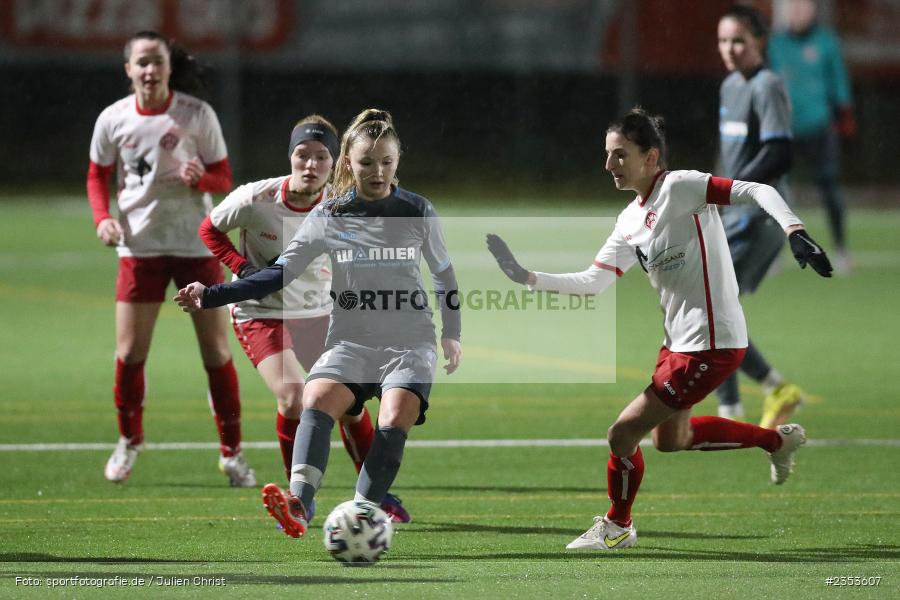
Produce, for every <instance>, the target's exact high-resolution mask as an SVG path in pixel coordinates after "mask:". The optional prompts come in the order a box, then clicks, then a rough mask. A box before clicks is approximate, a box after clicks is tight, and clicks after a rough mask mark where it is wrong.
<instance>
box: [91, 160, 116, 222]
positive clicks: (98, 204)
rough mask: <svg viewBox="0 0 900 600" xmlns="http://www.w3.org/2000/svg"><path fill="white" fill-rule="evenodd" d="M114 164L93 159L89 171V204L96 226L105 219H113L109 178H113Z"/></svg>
mask: <svg viewBox="0 0 900 600" xmlns="http://www.w3.org/2000/svg"><path fill="white" fill-rule="evenodd" d="M112 171H113V165H98V164H97V163H95V162H94V161H91V162H90V164H89V165H88V172H87V197H88V204H90V206H91V212H92V213H93V217H94V226H95V227H96V226H97V225H99V224H100V221H102V220H104V219H111V218H112V215H111V214H109V180H110V179H111V178H112Z"/></svg>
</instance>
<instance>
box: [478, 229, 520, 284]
mask: <svg viewBox="0 0 900 600" xmlns="http://www.w3.org/2000/svg"><path fill="white" fill-rule="evenodd" d="M487 247H488V250H490V252H491V254H493V255H494V258H495V259H497V264H498V265H500V270H501V271H503V272H504V273H505V274H506V276H507V277H509V278H510V279H512V280H513V281H515V282H516V283H526V282H527V281H528V275H529V272H528V271H526V270H525V269H524V268H523V267H522V265H520V264H519V263H518V261H516V257H515V256H513V253H512V252H511V251H510V249H509V246H507V245H506V242H504V241H503V240H502V239H501V238H500V236H497V235H494V234H493V233H489V234H487Z"/></svg>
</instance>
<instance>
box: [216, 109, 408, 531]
mask: <svg viewBox="0 0 900 600" xmlns="http://www.w3.org/2000/svg"><path fill="white" fill-rule="evenodd" d="M339 152H340V139H339V136H338V132H337V129H336V128H335V127H334V125H332V124H331V123H330V122H329V121H328V120H327V119H325V118H324V117H322V116H320V115H310V116H308V117H305V118H303V119H301V120H300V121H299V122H298V123H297V125H296V126H295V127H294V128H293V130H292V131H291V138H290V142H289V146H288V157H289V159H290V163H291V174H290V175H288V176H283V177H275V178H272V179H264V180H262V181H256V182H253V183H248V184H245V185H242V186H240V187H239V188H237V189H236V190H234V191H233V192H232V193H231V194H229V195H228V196H227V197H226V198H225V199H224V200H223V201H222V202H221V203H220V204H219V205H218V206H216V208H215V209H214V210H213V211H212V213H210V215H209V216H208V217H207V218H206V219H205V220H204V221H203V223H202V224H201V225H200V237H201V238H202V239H203V241H204V242H205V243H206V245H207V247H208V248H209V249H210V250H211V251H212V252H213V254H215V255H216V257H217V258H218V259H219V260H220V261H221V262H223V263H224V264H225V265H226V266H227V267H228V268H229V269H231V271H232V272H233V273H234V274H235V279H240V278H241V277H247V276H248V275H251V274H253V273H255V272H257V271H258V270H259V269H260V268H265V267H266V266H268V265H269V264H270V263H272V261H274V259H276V258H278V256H280V255H281V253H282V252H284V249H285V246H286V245H287V242H288V241H290V239H291V238H292V237H293V235H294V233H295V232H296V231H297V229H299V228H300V225H301V223H302V222H303V220H304V219H305V218H306V216H307V215H308V214H309V213H310V211H311V210H313V208H315V207H316V206H318V204H319V203H320V202H321V201H322V200H323V199H324V198H327V197H328V196H329V195H330V192H331V187H330V185H329V183H328V182H329V179H330V177H331V174H332V170H333V167H334V164H335V160H336V159H337V156H338V154H339ZM233 229H239V231H240V250H238V249H237V248H235V246H234V244H233V243H232V242H231V240H230V239H229V237H228V235H227V234H226V232H228V231H231V230H233ZM330 291H331V270H330V269H329V262H328V257H327V256H325V255H322V256H319V257H318V258H316V259H315V260H313V261H312V262H311V263H310V265H309V266H308V267H307V268H306V270H305V271H304V272H303V274H302V275H300V277H298V278H296V279H294V280H293V281H292V282H291V283H290V284H289V285H287V286H286V287H285V288H283V289H282V290H280V291H277V292H275V293H273V294H269V295H268V296H264V297H262V298H254V299H250V300H244V301H242V302H238V303H236V304H232V305H230V307H231V316H232V324H233V326H234V332H235V335H237V338H238V340H239V341H240V343H241V347H242V348H243V349H244V353H245V354H246V355H247V358H249V359H250V361H251V362H252V363H253V366H254V367H256V370H257V371H258V372H259V374H260V376H261V377H262V378H263V380H264V381H265V382H266V385H267V386H268V388H269V389H270V390H271V391H272V393H273V394H275V398H276V401H277V403H278V415H277V420H276V425H275V429H276V433H277V436H278V442H279V445H280V447H281V456H282V461H283V463H284V469H285V473H286V474H287V476H288V479H290V476H291V462H292V460H291V459H292V456H293V452H294V439H295V436H296V434H297V426H298V425H299V424H300V413H301V412H302V408H303V406H302V402H301V401H302V398H303V371H302V370H301V366H302V368H303V370H305V371H306V372H309V370H310V369H312V367H313V365H314V364H315V362H316V360H317V359H318V358H319V356H320V355H321V354H322V351H323V350H324V349H325V338H326V335H327V333H328V323H329V320H330V315H331V309H332V301H331V296H330V295H329V292H330ZM340 432H341V439H342V440H343V441H344V447H345V448H346V449H347V452H348V453H349V454H350V458H351V459H353V464H354V466H355V467H356V471H357V473H358V472H359V471H360V469H361V468H362V466H363V463H364V462H365V459H366V456H367V455H368V453H369V449H370V448H371V446H372V441H373V440H374V437H375V429H374V428H373V427H372V420H371V418H370V416H369V412H368V410H367V409H366V408H365V407H363V409H362V412H361V413H360V414H359V415H356V416H349V415H344V417H343V418H341V420H340ZM381 506H382V508H383V509H384V510H385V512H387V513H388V514H389V515H390V517H391V519H392V520H393V521H394V522H402V523H408V522H409V521H410V520H411V517H410V516H409V513H408V512H407V511H406V509H405V508H404V507H403V504H402V503H401V502H400V500H399V498H397V497H396V496H394V495H392V494H388V495H387V496H386V497H385V500H384V501H382V503H381ZM308 512H309V513H311V512H312V510H309V511H308Z"/></svg>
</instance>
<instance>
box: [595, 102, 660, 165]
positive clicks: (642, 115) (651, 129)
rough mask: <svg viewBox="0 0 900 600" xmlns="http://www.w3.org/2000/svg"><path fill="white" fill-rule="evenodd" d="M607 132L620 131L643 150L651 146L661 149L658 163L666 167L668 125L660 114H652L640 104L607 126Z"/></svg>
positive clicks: (647, 149)
mask: <svg viewBox="0 0 900 600" xmlns="http://www.w3.org/2000/svg"><path fill="white" fill-rule="evenodd" d="M606 133H620V134H622V135H623V136H625V139H626V140H628V141H630V142H632V143H634V144H636V145H637V146H638V148H640V149H641V152H647V151H649V150H650V149H651V148H656V149H657V150H659V160H658V161H657V164H658V165H659V167H660V168H661V169H665V168H666V125H665V122H664V121H663V118H662V117H661V116H659V115H651V114H650V113H648V112H647V111H646V110H644V109H643V108H641V107H640V106H635V107H634V108H632V109H631V110H629V111H628V112H627V113H626V114H625V116H624V117H622V118H621V119H620V120H618V121H616V122H614V123H613V124H612V125H610V126H609V128H607V130H606Z"/></svg>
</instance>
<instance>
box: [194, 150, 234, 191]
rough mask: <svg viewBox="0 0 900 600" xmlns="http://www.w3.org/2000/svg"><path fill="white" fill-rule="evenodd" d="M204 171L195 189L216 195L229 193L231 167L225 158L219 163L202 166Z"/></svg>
mask: <svg viewBox="0 0 900 600" xmlns="http://www.w3.org/2000/svg"><path fill="white" fill-rule="evenodd" d="M204 167H205V169H206V171H205V172H204V173H203V176H202V177H200V181H198V182H197V186H196V187H197V189H198V190H200V191H201V192H211V193H216V194H227V193H228V192H230V191H231V186H232V175H231V165H230V164H229V163H228V159H227V158H223V159H222V160H220V161H219V162H214V163H212V164H209V165H204Z"/></svg>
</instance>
